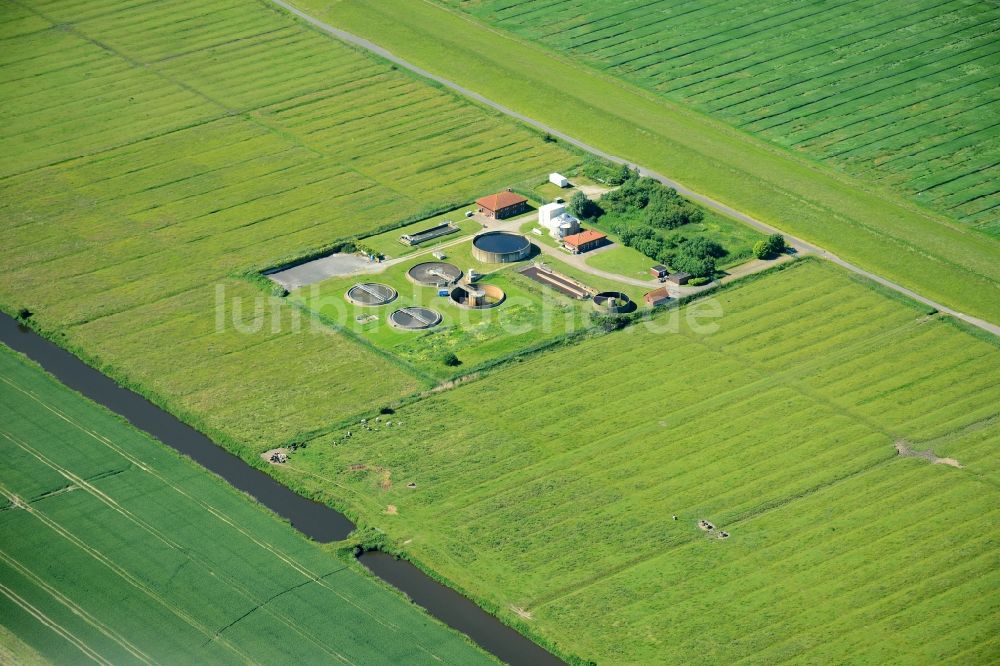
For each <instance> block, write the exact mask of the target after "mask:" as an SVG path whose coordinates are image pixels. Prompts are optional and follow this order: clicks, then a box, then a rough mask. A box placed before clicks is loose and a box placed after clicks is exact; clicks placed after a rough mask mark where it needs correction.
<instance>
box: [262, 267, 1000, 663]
mask: <svg viewBox="0 0 1000 666" xmlns="http://www.w3.org/2000/svg"><path fill="white" fill-rule="evenodd" d="M713 300H714V302H715V303H717V304H718V305H719V307H720V310H721V312H722V313H723V316H722V317H721V318H718V319H712V318H703V319H701V323H703V324H713V323H714V324H717V329H716V330H714V331H699V329H698V328H696V327H694V326H693V325H692V322H691V320H689V318H688V316H687V313H688V312H689V311H691V310H692V309H693V306H688V307H685V308H682V309H681V310H680V311H679V312H678V311H674V312H673V313H671V312H667V313H664V314H663V315H662V316H660V317H658V318H654V319H653V320H652V321H651V322H650V323H648V324H645V323H640V324H638V325H636V326H633V327H630V328H629V329H626V330H624V331H620V332H617V333H613V334H610V335H605V336H601V337H597V338H593V339H589V340H586V341H584V342H582V343H580V344H576V345H573V346H572V347H571V348H564V349H557V350H555V351H552V352H549V353H544V354H542V355H540V356H535V357H533V358H532V359H531V361H530V362H529V363H523V364H517V365H514V366H511V367H507V368H503V369H500V370H498V371H496V372H494V373H491V374H490V375H488V376H486V377H485V378H482V379H480V380H478V381H474V382H471V383H467V384H464V385H460V386H458V387H457V388H455V389H454V390H451V391H448V392H446V393H443V394H438V395H434V396H431V397H428V398H426V399H424V400H421V401H419V402H417V403H415V404H410V405H407V406H404V407H402V408H400V409H398V410H397V411H396V413H395V414H394V415H392V416H391V417H389V418H391V419H392V421H393V425H392V426H391V427H386V426H384V425H381V424H376V425H375V427H374V428H373V429H372V430H367V429H364V428H358V427H356V426H355V427H352V429H353V430H354V436H353V437H350V438H345V437H344V433H343V432H339V431H338V432H333V433H330V434H329V435H324V436H322V437H319V438H317V439H315V440H313V441H311V442H310V446H309V448H308V449H306V450H305V451H302V452H300V453H298V454H296V455H295V456H294V457H293V459H292V461H291V463H290V465H289V467H288V468H286V469H283V470H282V473H283V476H284V477H285V479H286V481H287V482H288V483H290V484H292V485H294V486H297V487H300V488H304V489H307V490H309V491H314V492H319V493H328V496H329V497H331V498H332V497H336V498H338V499H339V498H342V497H347V498H349V499H348V507H349V510H350V511H351V513H352V514H353V515H356V516H358V517H360V519H361V520H362V521H363V522H364V523H365V524H367V525H371V526H378V527H380V528H382V529H384V530H385V531H386V532H387V533H388V535H389V536H390V540H391V542H392V543H394V544H395V546H396V547H397V548H400V549H402V550H403V551H405V552H406V553H407V554H408V555H409V556H410V557H412V558H413V559H415V560H416V561H418V562H420V563H422V564H423V565H424V566H426V567H428V568H430V569H432V570H433V571H434V572H436V573H437V574H438V575H441V576H442V577H444V578H446V579H447V580H449V581H450V582H451V583H452V584H453V585H455V586H457V587H458V588H460V589H463V590H465V591H466V592H467V593H469V594H471V595H472V596H473V597H474V598H476V599H477V600H479V601H480V603H482V604H483V605H484V606H486V607H489V608H493V609H495V610H496V611H497V612H498V613H499V614H500V615H501V616H502V617H504V618H505V619H506V620H507V621H509V622H511V623H513V624H515V625H516V626H518V627H519V628H521V629H522V630H523V631H525V632H527V633H529V634H531V635H535V636H538V637H540V638H541V639H542V640H545V641H549V642H551V643H552V644H554V645H555V646H556V647H557V649H559V650H561V651H562V652H563V653H564V654H573V655H578V656H580V657H583V658H585V659H596V660H598V661H601V662H603V661H613V662H618V663H621V662H628V663H648V662H650V661H664V660H666V661H671V660H674V661H690V660H692V659H697V660H702V661H710V662H716V663H731V662H732V661H734V660H738V659H741V658H742V659H751V660H762V661H770V660H775V659H779V658H798V659H803V660H821V661H839V660H844V659H861V660H872V661H875V660H884V659H887V658H892V659H896V660H899V659H902V660H907V661H935V660H942V659H948V658H953V659H961V660H972V661H975V660H982V659H986V658H988V655H990V654H996V650H997V647H998V645H997V642H996V640H997V639H996V636H995V632H993V631H992V628H993V627H995V625H996V622H997V619H998V618H997V612H996V607H995V605H994V604H993V603H992V601H991V595H992V592H991V590H992V589H993V588H994V587H995V585H996V583H997V574H996V566H995V565H996V557H995V548H994V547H993V545H992V537H991V536H990V534H991V530H992V526H993V525H994V524H995V521H996V516H997V511H998V509H997V507H998V506H1000V497H998V495H997V490H996V487H997V481H998V478H1000V477H998V476H997V474H998V472H1000V468H998V466H997V463H996V455H995V452H996V451H995V448H996V447H995V443H996V441H997V438H998V437H1000V413H998V410H997V405H998V404H1000V380H998V378H1000V350H998V347H997V342H996V341H995V340H994V339H992V338H990V337H989V336H986V335H982V336H978V335H971V334H969V333H968V332H967V331H966V330H965V329H964V328H961V327H960V326H959V325H957V324H954V323H952V322H951V321H949V320H948V319H942V318H940V317H938V316H934V315H928V312H927V310H926V309H924V308H921V307H918V306H915V305H913V304H911V303H909V302H907V301H903V300H901V299H897V298H887V297H886V296H885V295H884V294H883V293H882V292H881V291H880V290H878V289H873V288H871V286H870V285H869V284H868V283H866V282H862V281H859V280H856V279H854V278H853V277H851V276H849V274H847V273H845V272H843V271H841V270H839V269H835V268H833V267H831V266H829V265H827V264H824V263H822V262H820V261H816V260H813V261H807V262H803V263H801V264H798V265H795V266H793V267H790V268H788V269H786V270H783V271H780V272H778V273H777V274H775V275H770V276H768V277H766V278H764V279H759V280H753V281H751V282H750V283H749V284H747V285H745V286H742V287H738V288H733V289H728V290H725V291H722V292H720V293H719V294H718V295H717V296H715V298H714V299H713ZM697 307H698V309H701V312H702V313H711V306H708V305H707V304H704V303H703V304H701V305H698V306H697ZM671 317H677V319H673V320H672V319H671ZM672 321H673V322H676V332H671V330H670V329H671V322H672ZM897 442H905V443H906V445H907V446H909V447H910V448H911V449H913V450H915V451H933V453H934V454H935V455H937V456H941V457H952V458H955V459H957V461H958V462H959V463H960V464H961V465H962V468H960V469H956V468H954V467H951V466H948V465H945V464H938V465H934V464H931V463H930V462H929V461H927V460H924V459H921V458H908V457H902V456H899V455H897V452H896V449H895V448H894V444H895V443H897ZM357 465H363V466H364V467H362V468H358V467H354V468H353V469H352V466H357ZM410 483H413V484H415V487H413V488H409V487H407V485H408V484H410ZM334 488H337V489H338V490H336V491H334V490H333V489H334ZM345 489H346V490H345ZM389 504H392V505H393V506H395V507H396V509H397V510H398V513H397V514H395V515H387V514H386V507H387V505H389ZM673 515H676V516H678V520H676V521H675V520H672V519H671V516H673ZM699 519H707V520H710V521H711V522H713V523H714V524H715V525H716V526H717V528H718V529H720V530H726V531H727V532H729V533H730V535H731V536H730V537H729V538H728V539H724V540H723V539H717V538H710V537H709V536H708V535H707V534H706V533H705V532H704V531H702V530H700V529H699V528H698V526H697V521H698V520H699Z"/></svg>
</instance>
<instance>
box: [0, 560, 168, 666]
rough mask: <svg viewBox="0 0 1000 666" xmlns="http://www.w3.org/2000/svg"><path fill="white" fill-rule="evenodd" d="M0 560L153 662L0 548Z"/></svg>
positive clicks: (86, 619) (108, 634) (135, 654)
mask: <svg viewBox="0 0 1000 666" xmlns="http://www.w3.org/2000/svg"><path fill="white" fill-rule="evenodd" d="M0 560H3V561H4V562H6V563H7V565H8V566H10V567H11V568H12V569H15V570H16V571H18V572H19V573H20V574H21V575H22V576H24V577H25V578H27V579H29V580H30V581H31V582H33V583H34V584H35V585H37V586H38V587H40V588H42V589H43V590H45V591H46V592H48V593H49V595H50V596H51V597H52V598H53V599H55V600H56V601H58V602H59V603H61V604H62V605H63V606H65V607H66V608H68V609H69V610H70V612H72V613H73V614H74V615H76V616H78V617H80V618H82V619H83V620H84V621H85V622H86V623H87V624H89V625H91V626H92V627H94V628H95V629H97V630H98V631H99V632H101V633H102V634H104V635H105V636H107V637H108V638H110V639H111V640H113V641H114V642H115V643H118V645H120V646H122V647H123V648H125V650H126V651H127V652H129V653H130V654H132V655H133V656H134V657H135V658H136V659H138V660H139V661H141V662H143V663H146V664H153V663H155V662H154V660H153V659H152V657H150V656H149V655H148V654H146V653H145V652H143V651H142V650H141V649H140V648H139V647H138V646H136V645H135V644H134V643H132V642H131V641H129V640H128V639H127V638H125V637H124V636H122V635H121V634H119V633H118V632H117V631H115V630H114V629H112V628H111V627H108V626H107V625H106V624H104V623H103V622H101V621H100V620H99V619H97V618H96V617H94V616H93V615H91V614H90V613H88V612H87V611H86V610H85V609H84V608H83V607H82V606H80V605H79V604H77V603H76V602H75V601H73V600H72V599H71V598H70V597H68V596H66V595H65V594H63V593H62V592H60V591H59V590H58V589H57V588H55V587H53V586H52V585H49V584H48V583H47V582H46V581H45V580H44V579H43V578H42V577H40V576H39V575H38V574H36V573H35V572H34V571H32V570H31V569H29V568H28V567H26V566H25V565H24V564H22V563H21V562H19V561H18V560H17V559H16V558H14V557H12V556H11V555H9V554H8V553H7V552H5V551H3V550H0Z"/></svg>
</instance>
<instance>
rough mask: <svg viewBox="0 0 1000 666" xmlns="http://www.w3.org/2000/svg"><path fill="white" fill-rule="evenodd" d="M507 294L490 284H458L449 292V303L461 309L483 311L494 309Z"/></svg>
mask: <svg viewBox="0 0 1000 666" xmlns="http://www.w3.org/2000/svg"><path fill="white" fill-rule="evenodd" d="M506 298H507V294H505V293H504V291H503V289H501V288H500V287H497V286H494V285H492V284H480V285H475V286H472V285H467V284H460V285H458V286H457V287H455V288H454V289H452V290H451V302H452V303H454V304H455V305H457V306H459V307H463V308H469V309H472V310H485V309H487V308H495V307H496V306H498V305H500V304H501V303H503V302H504V299H506Z"/></svg>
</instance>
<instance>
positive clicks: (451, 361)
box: [441, 352, 462, 368]
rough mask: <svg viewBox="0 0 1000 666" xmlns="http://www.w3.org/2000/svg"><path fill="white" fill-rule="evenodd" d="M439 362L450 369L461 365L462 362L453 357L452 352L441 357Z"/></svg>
mask: <svg viewBox="0 0 1000 666" xmlns="http://www.w3.org/2000/svg"><path fill="white" fill-rule="evenodd" d="M441 362H442V363H444V364H445V365H447V366H449V367H452V368H454V367H456V366H459V365H462V361H461V360H459V358H458V357H457V356H455V353H454V352H448V353H446V354H445V355H444V356H442V357H441Z"/></svg>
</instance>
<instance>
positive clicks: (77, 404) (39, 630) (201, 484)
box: [0, 347, 492, 664]
mask: <svg viewBox="0 0 1000 666" xmlns="http://www.w3.org/2000/svg"><path fill="white" fill-rule="evenodd" d="M0 451H2V453H3V457H4V465H3V468H2V470H0V530H2V531H3V534H4V539H3V543H2V545H0V620H2V624H3V626H4V627H5V629H4V630H3V632H0V642H3V643H4V645H6V646H7V647H6V650H10V654H11V655H12V657H14V658H13V661H12V662H11V663H37V661H35V660H41V659H45V660H47V661H48V662H50V663H81V662H83V661H86V660H88V659H90V660H93V661H96V662H98V663H105V664H107V663H147V664H148V663H212V664H217V663H218V664H222V663H269V662H270V663H274V662H279V661H280V662H284V661H288V660H293V661H296V662H300V663H318V662H324V663H343V664H357V663H412V664H431V663H438V664H439V663H442V662H443V663H452V664H468V663H484V664H488V663H491V662H492V660H491V659H489V658H488V657H487V656H486V655H485V654H483V653H482V652H480V651H479V650H478V649H477V648H475V647H474V646H473V645H471V644H470V643H469V642H468V641H467V640H465V639H464V638H463V637H461V636H460V635H458V634H456V633H454V632H452V631H451V630H449V629H447V628H446V627H444V626H442V625H440V624H438V623H437V622H435V621H434V620H432V619H430V618H429V617H428V616H427V615H426V614H425V613H424V612H423V611H421V610H420V609H418V608H417V607H416V606H414V605H412V604H410V603H409V602H407V601H405V600H404V599H403V598H401V597H400V596H399V595H397V594H395V593H393V592H391V591H389V590H388V589H386V588H385V587H384V586H383V585H381V584H380V583H378V582H376V581H374V580H372V579H371V578H369V577H368V576H367V575H365V574H363V573H361V572H360V571H359V569H358V567H357V566H356V565H352V564H349V563H348V562H346V561H344V560H343V559H341V558H339V557H337V556H335V555H334V553H333V550H332V549H331V548H329V547H326V548H324V547H321V546H319V545H317V544H315V543H312V542H310V541H308V540H307V539H306V538H304V537H303V536H302V535H300V534H299V533H298V532H296V531H295V530H294V529H293V528H292V527H291V526H289V525H288V524H286V523H284V522H282V521H281V520H279V519H278V518H276V517H275V516H274V515H273V514H271V513H270V512H268V511H267V510H266V509H263V508H262V507H260V506H259V505H257V504H256V503H255V502H253V501H252V500H250V499H249V498H248V497H247V496H245V495H243V494H242V493H240V492H238V491H236V490H234V489H233V488H231V487H230V486H229V485H228V484H227V483H226V482H224V481H222V480H221V479H218V478H216V477H215V476H214V475H212V474H210V473H209V472H206V471H205V470H203V469H202V468H200V467H199V466H197V465H196V464H194V463H192V462H191V461H189V460H187V459H185V458H182V457H181V456H179V455H177V454H175V453H174V452H173V451H172V450H170V449H168V448H167V447H165V446H164V445H162V444H160V443H159V442H157V441H155V440H153V439H152V438H151V437H149V436H148V435H146V434H145V433H141V432H139V431H137V430H136V429H134V428H132V427H131V426H130V425H128V424H127V423H125V422H124V421H123V420H122V419H120V418H118V417H116V416H115V415H113V414H111V413H109V412H108V411H107V410H105V409H103V408H102V407H99V406H97V405H95V404H93V403H91V402H90V401H88V400H86V399H85V398H83V397H81V396H80V395H78V394H76V393H74V392H72V391H71V390H69V389H67V388H66V387H64V386H62V385H61V384H59V383H58V382H56V381H55V380H54V379H52V378H51V377H49V376H48V375H46V374H45V373H44V372H42V371H41V370H40V369H39V368H38V367H37V366H35V365H34V364H32V363H31V362H29V361H27V360H25V359H24V358H23V357H21V356H20V355H18V354H16V353H14V352H12V351H10V350H9V349H8V348H6V347H0ZM206 535H211V538H210V539H206V538H205V537H206ZM8 632H10V633H13V634H14V635H15V636H16V637H17V640H16V641H13V642H12V641H9V640H8V638H9V636H8ZM2 654H4V651H0V655H2ZM5 661H6V660H5Z"/></svg>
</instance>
